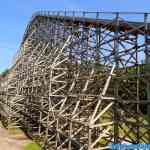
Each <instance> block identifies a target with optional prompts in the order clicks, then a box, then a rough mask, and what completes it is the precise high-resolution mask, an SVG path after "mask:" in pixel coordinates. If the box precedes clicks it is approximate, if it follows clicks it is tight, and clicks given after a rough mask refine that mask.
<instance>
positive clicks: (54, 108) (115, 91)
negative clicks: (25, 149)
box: [0, 12, 150, 150]
mask: <svg viewBox="0 0 150 150" xmlns="http://www.w3.org/2000/svg"><path fill="white" fill-rule="evenodd" d="M149 21H150V14H148V13H145V14H143V13H108V12H107V13H103V12H91V13H90V12H38V13H36V14H35V15H34V16H33V17H32V19H31V21H30V23H29V24H28V26H27V29H26V32H25V34H24V37H23V41H22V43H21V47H20V50H19V51H18V53H17V55H16V56H15V58H14V60H13V65H12V68H11V69H10V70H9V72H8V74H7V76H5V78H3V80H1V99H0V100H1V101H0V106H1V107H2V110H3V111H1V115H2V116H3V117H2V118H4V120H5V123H6V124H7V125H8V127H10V128H11V127H16V126H21V127H23V128H24V129H26V132H27V133H28V134H30V135H31V136H33V137H34V136H36V138H38V139H39V143H40V144H41V146H42V147H43V149H50V150H51V149H54V150H55V149H57V150H62V149H67V150H74V149H76V150H100V149H107V148H108V147H109V145H110V144H111V143H122V142H129V143H135V144H136V143H149V142H150V133H149V132H150V109H149V108H150V107H149V103H150V93H149V91H150V78H149V66H148V64H149V61H150V60H149V55H150V24H149ZM141 66H142V67H141ZM141 107H144V109H145V110H146V114H144V113H143V111H142V109H141Z"/></svg>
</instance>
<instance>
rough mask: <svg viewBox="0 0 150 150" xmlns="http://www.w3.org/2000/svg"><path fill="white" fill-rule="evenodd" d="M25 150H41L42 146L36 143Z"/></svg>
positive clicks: (30, 144) (26, 146)
mask: <svg viewBox="0 0 150 150" xmlns="http://www.w3.org/2000/svg"><path fill="white" fill-rule="evenodd" d="M24 150H41V148H40V146H39V145H38V144H36V143H34V142H31V143H29V144H26V145H25V146H24Z"/></svg>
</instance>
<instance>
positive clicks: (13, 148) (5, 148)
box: [0, 124, 30, 150]
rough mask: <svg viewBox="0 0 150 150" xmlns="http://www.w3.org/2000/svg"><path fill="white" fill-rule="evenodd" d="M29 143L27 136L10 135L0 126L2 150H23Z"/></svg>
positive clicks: (0, 148)
mask: <svg viewBox="0 0 150 150" xmlns="http://www.w3.org/2000/svg"><path fill="white" fill-rule="evenodd" d="M29 141H30V140H29V139H28V138H27V137H26V136H25V135H15V136H11V135H9V133H8V131H7V130H6V129H5V128H3V127H2V125H1V124H0V150H23V147H24V145H25V144H27V143H28V142H29Z"/></svg>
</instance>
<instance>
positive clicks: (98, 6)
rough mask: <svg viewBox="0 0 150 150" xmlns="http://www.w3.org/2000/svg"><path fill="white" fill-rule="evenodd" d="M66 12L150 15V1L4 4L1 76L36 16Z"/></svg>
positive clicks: (12, 0)
mask: <svg viewBox="0 0 150 150" xmlns="http://www.w3.org/2000/svg"><path fill="white" fill-rule="evenodd" d="M65 9H66V10H85V11H140V12H145V11H146V12H150V0H1V1H0V72H2V71H3V70H4V69H5V68H8V67H9V66H10V64H11V62H12V58H13V56H14V54H15V52H16V51H17V50H18V49H19V46H20V43H21V40H22V36H23V33H24V31H25V28H26V25H27V23H28V21H29V19H30V17H31V16H32V14H33V13H34V12H36V11H39V10H65Z"/></svg>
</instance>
